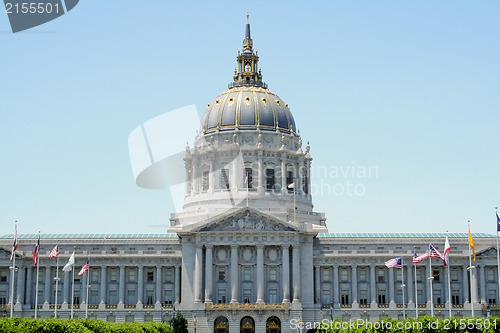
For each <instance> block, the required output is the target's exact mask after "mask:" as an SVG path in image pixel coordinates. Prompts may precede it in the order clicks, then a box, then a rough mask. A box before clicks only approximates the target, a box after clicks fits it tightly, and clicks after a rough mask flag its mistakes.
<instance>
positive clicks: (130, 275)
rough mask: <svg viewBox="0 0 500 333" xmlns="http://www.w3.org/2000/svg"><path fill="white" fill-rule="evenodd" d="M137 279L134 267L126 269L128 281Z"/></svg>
mask: <svg viewBox="0 0 500 333" xmlns="http://www.w3.org/2000/svg"><path fill="white" fill-rule="evenodd" d="M136 281H137V272H136V270H135V269H131V270H129V271H128V282H136Z"/></svg>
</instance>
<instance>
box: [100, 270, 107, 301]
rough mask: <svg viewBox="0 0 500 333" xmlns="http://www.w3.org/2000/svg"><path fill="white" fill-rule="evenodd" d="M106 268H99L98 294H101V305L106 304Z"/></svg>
mask: <svg viewBox="0 0 500 333" xmlns="http://www.w3.org/2000/svg"><path fill="white" fill-rule="evenodd" d="M106 284H107V281H106V266H104V265H103V266H101V285H100V286H99V287H100V292H101V304H105V303H106Z"/></svg>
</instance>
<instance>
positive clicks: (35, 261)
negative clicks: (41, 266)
mask: <svg viewBox="0 0 500 333" xmlns="http://www.w3.org/2000/svg"><path fill="white" fill-rule="evenodd" d="M39 254H40V235H39V236H38V241H37V242H36V245H35V250H33V265H35V267H36V266H38V262H39V257H38V256H39Z"/></svg>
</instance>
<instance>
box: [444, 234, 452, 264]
mask: <svg viewBox="0 0 500 333" xmlns="http://www.w3.org/2000/svg"><path fill="white" fill-rule="evenodd" d="M450 250H451V247H450V242H449V241H448V235H446V241H445V242H444V264H445V266H446V265H448V263H449V261H450Z"/></svg>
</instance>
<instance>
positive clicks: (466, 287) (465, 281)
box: [462, 266, 470, 303]
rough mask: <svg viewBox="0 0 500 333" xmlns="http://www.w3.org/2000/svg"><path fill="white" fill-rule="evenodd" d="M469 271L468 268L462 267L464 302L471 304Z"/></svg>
mask: <svg viewBox="0 0 500 333" xmlns="http://www.w3.org/2000/svg"><path fill="white" fill-rule="evenodd" d="M468 281H469V271H468V270H467V267H466V266H463V267H462V292H463V302H464V303H469V302H470V299H469V291H470V288H469V282H468Z"/></svg>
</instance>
